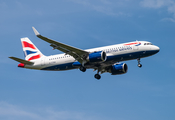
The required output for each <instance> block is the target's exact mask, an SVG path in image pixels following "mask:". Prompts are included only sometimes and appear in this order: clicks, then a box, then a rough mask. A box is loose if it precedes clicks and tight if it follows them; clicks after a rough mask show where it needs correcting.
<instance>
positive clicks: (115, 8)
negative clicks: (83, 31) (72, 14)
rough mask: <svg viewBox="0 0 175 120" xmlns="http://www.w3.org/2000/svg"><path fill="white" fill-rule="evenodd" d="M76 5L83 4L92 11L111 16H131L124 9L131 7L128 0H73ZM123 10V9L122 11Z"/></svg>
mask: <svg viewBox="0 0 175 120" xmlns="http://www.w3.org/2000/svg"><path fill="white" fill-rule="evenodd" d="M71 1H72V2H74V3H78V4H81V5H83V6H86V7H88V8H90V9H92V10H95V11H97V12H100V13H104V14H106V15H110V16H120V15H124V16H130V14H128V13H126V12H124V10H125V9H123V8H124V7H123V8H122V6H127V5H129V4H128V3H129V2H128V0H118V1H115V0H96V1H93V0H83V1H82V0H71ZM121 8H122V9H121Z"/></svg>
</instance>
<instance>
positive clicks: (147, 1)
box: [140, 0, 175, 22]
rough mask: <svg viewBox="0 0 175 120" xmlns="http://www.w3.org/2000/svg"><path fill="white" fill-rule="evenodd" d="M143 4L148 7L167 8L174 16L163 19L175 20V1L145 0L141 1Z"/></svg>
mask: <svg viewBox="0 0 175 120" xmlns="http://www.w3.org/2000/svg"><path fill="white" fill-rule="evenodd" d="M140 4H141V6H143V7H146V8H154V9H160V8H166V9H167V11H168V12H169V13H170V14H172V15H173V17H172V18H163V19H162V21H171V22H175V1H173V0H143V1H141V2H140Z"/></svg>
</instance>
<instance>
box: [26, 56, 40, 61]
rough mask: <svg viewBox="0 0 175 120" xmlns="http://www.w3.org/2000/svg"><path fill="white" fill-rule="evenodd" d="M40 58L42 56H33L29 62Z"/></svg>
mask: <svg viewBox="0 0 175 120" xmlns="http://www.w3.org/2000/svg"><path fill="white" fill-rule="evenodd" d="M40 57H41V55H35V56H32V57H31V58H29V59H28V61H30V60H35V59H38V58H40Z"/></svg>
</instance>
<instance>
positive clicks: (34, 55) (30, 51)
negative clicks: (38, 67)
mask: <svg viewBox="0 0 175 120" xmlns="http://www.w3.org/2000/svg"><path fill="white" fill-rule="evenodd" d="M21 43H22V48H23V51H24V55H25V60H28V61H31V60H36V59H39V58H41V57H42V56H43V54H42V53H41V52H40V51H39V50H38V48H37V47H36V46H35V45H34V44H33V43H32V42H31V41H30V40H29V38H27V37H25V38H21Z"/></svg>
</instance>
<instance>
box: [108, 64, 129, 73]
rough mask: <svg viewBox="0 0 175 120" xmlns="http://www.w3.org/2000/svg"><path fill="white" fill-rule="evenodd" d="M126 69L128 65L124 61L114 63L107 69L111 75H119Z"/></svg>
mask: <svg viewBox="0 0 175 120" xmlns="http://www.w3.org/2000/svg"><path fill="white" fill-rule="evenodd" d="M127 71H128V66H127V64H125V63H119V64H114V65H112V66H111V69H110V70H109V72H110V73H112V74H111V75H120V74H124V73H126V72H127Z"/></svg>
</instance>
